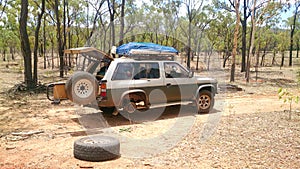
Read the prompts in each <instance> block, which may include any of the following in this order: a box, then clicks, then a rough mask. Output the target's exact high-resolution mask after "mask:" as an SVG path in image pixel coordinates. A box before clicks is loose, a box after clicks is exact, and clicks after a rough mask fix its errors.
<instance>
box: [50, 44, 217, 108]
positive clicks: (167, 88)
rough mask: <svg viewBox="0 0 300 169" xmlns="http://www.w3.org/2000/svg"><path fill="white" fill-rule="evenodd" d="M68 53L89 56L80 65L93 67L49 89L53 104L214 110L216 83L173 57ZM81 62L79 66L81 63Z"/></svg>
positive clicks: (89, 51) (86, 50) (84, 51)
mask: <svg viewBox="0 0 300 169" xmlns="http://www.w3.org/2000/svg"><path fill="white" fill-rule="evenodd" d="M65 52H67V53H73V54H74V53H75V54H77V53H81V54H83V55H85V56H86V57H85V58H86V59H85V60H82V61H81V62H86V63H90V64H89V65H88V66H86V67H78V68H77V69H79V70H82V71H77V72H75V73H74V74H73V75H72V76H71V77H70V78H69V79H68V80H67V82H66V83H63V82H62V83H54V84H51V85H49V86H48V92H47V96H48V98H49V99H50V100H52V101H55V102H59V101H61V100H63V99H69V100H71V101H73V102H75V103H77V104H80V105H87V104H91V103H95V102H96V103H97V105H98V106H99V108H100V110H102V111H111V112H113V111H126V112H129V113H133V112H136V111H137V110H147V109H149V108H153V107H162V106H169V105H174V104H186V103H192V104H193V105H195V106H196V107H197V110H198V112H209V111H210V110H211V109H212V108H213V106H214V96H215V94H216V93H217V81H216V80H215V79H212V78H202V77H198V76H194V72H193V71H190V70H188V69H187V68H185V67H184V66H182V65H181V64H180V63H179V62H177V61H174V60H173V57H171V58H172V59H170V60H165V59H166V58H167V57H166V58H164V59H163V60H159V59H154V60H153V59H147V57H143V59H141V57H138V59H137V58H128V57H121V58H112V57H110V56H109V55H106V54H105V53H103V52H100V51H98V50H96V49H94V48H80V49H78V48H77V49H70V50H69V52H68V50H67V51H65ZM92 55H94V56H92ZM137 56H138V55H137ZM160 58H161V57H160ZM78 60H79V59H78V58H77V59H76V62H80V61H78ZM103 60H106V61H109V66H108V68H107V70H106V73H105V74H104V76H102V77H98V78H96V77H97V73H96V72H97V70H98V69H99V65H101V62H102V61H103ZM83 70H85V71H83ZM51 90H53V96H52V97H51V96H50V95H51V94H50V91H51Z"/></svg>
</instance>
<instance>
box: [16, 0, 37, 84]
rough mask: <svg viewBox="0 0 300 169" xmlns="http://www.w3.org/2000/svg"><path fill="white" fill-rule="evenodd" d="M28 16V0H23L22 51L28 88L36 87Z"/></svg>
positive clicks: (21, 16)
mask: <svg viewBox="0 0 300 169" xmlns="http://www.w3.org/2000/svg"><path fill="white" fill-rule="evenodd" d="M27 17H28V0H22V1H21V14H20V21H19V23H20V27H19V29H20V40H21V51H22V55H23V58H24V80H25V84H26V86H27V89H33V88H34V87H35V84H34V80H33V79H32V63H31V60H32V58H31V49H30V42H29V38H28V33H27Z"/></svg>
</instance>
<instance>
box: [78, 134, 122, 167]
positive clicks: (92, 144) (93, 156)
mask: <svg viewBox="0 0 300 169" xmlns="http://www.w3.org/2000/svg"><path fill="white" fill-rule="evenodd" d="M73 153H74V157H75V158H77V159H79V160H85V161H92V162H97V161H107V160H112V159H116V158H118V157H120V142H119V140H118V139H116V138H114V137H109V136H88V137H84V138H81V139H78V140H76V141H75V142H74V151H73Z"/></svg>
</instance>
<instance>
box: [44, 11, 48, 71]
mask: <svg viewBox="0 0 300 169" xmlns="http://www.w3.org/2000/svg"><path fill="white" fill-rule="evenodd" d="M46 19H47V18H46V15H45V17H44V23H43V51H44V52H43V56H44V69H47V58H46V46H47V43H46V41H47V37H46ZM48 63H49V61H48Z"/></svg>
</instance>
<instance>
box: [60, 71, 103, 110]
mask: <svg viewBox="0 0 300 169" xmlns="http://www.w3.org/2000/svg"><path fill="white" fill-rule="evenodd" d="M65 90H66V93H67V96H68V98H69V99H70V100H71V101H73V102H74V103H77V104H80V105H87V104H90V103H92V102H93V101H95V100H96V97H97V94H98V90H99V84H98V81H97V80H96V78H95V77H94V76H93V75H92V74H90V73H88V72H83V71H78V72H75V73H74V74H73V75H72V76H71V77H70V78H69V79H68V80H67V82H66V85H65Z"/></svg>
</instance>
